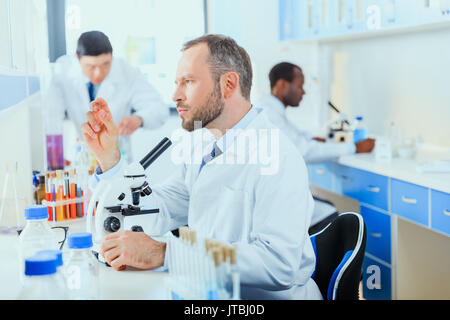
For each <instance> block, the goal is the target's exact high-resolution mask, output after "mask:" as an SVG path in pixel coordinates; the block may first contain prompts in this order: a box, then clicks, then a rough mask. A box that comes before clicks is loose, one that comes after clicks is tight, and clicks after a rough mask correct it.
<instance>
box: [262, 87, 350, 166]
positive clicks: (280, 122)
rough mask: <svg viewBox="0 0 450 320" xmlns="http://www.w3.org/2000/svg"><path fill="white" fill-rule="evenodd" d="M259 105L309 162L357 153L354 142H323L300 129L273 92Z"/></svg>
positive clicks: (323, 160)
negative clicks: (291, 120) (289, 117)
mask: <svg viewBox="0 0 450 320" xmlns="http://www.w3.org/2000/svg"><path fill="white" fill-rule="evenodd" d="M257 105H258V106H260V107H262V108H263V109H264V110H266V111H267V113H268V114H269V119H270V121H272V122H273V123H274V124H275V125H276V126H277V127H279V128H280V129H281V130H283V132H284V133H285V134H286V135H287V136H288V138H289V139H291V141H292V142H293V143H294V145H295V146H296V147H297V148H298V150H299V151H300V153H301V154H302V156H303V158H304V159H305V162H306V163H307V164H311V163H320V162H325V161H329V160H333V159H336V158H339V157H340V156H343V155H348V154H353V153H355V150H356V148H355V145H354V144H352V143H337V142H336V143H335V142H325V143H323V142H319V141H316V140H313V136H312V135H311V134H310V133H309V132H307V131H302V130H300V129H299V128H297V127H296V126H295V125H294V124H293V123H292V122H290V121H289V120H288V119H287V117H286V110H285V109H286V108H285V107H284V105H283V103H282V102H281V101H280V100H278V98H276V97H275V96H273V95H271V94H270V95H267V96H265V97H263V98H261V99H260V101H259V102H258V104H257Z"/></svg>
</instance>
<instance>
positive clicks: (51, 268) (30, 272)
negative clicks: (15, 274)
mask: <svg viewBox="0 0 450 320" xmlns="http://www.w3.org/2000/svg"><path fill="white" fill-rule="evenodd" d="M55 272H56V256H55V255H54V254H39V255H34V256H32V257H30V258H27V259H25V275H27V276H43V275H46V274H53V273H55Z"/></svg>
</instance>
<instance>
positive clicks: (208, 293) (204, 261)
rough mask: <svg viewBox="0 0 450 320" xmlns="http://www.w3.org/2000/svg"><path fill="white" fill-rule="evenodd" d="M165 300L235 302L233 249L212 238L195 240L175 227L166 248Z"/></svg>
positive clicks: (185, 230) (236, 283) (237, 295)
mask: <svg viewBox="0 0 450 320" xmlns="http://www.w3.org/2000/svg"><path fill="white" fill-rule="evenodd" d="M167 254H168V268H169V286H168V287H169V298H170V299H172V300H239V299H240V280H239V273H238V272H237V267H236V249H235V248H234V247H233V246H230V245H228V244H225V243H222V242H220V241H217V240H214V239H208V238H205V239H201V240H197V236H196V232H195V231H194V230H191V229H189V228H188V227H182V228H179V237H178V238H171V239H170V241H169V242H168V246H167Z"/></svg>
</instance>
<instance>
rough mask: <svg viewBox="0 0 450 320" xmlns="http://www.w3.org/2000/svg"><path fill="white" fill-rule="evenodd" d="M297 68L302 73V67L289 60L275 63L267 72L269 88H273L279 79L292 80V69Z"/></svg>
mask: <svg viewBox="0 0 450 320" xmlns="http://www.w3.org/2000/svg"><path fill="white" fill-rule="evenodd" d="M295 68H297V69H298V70H300V72H302V73H303V71H302V69H301V68H300V67H299V66H297V65H295V64H293V63H289V62H281V63H279V64H277V65H275V66H274V67H273V68H272V70H270V72H269V80H270V88H271V89H273V87H275V85H276V84H277V81H278V80H280V79H283V80H286V81H288V82H292V80H294V69H295Z"/></svg>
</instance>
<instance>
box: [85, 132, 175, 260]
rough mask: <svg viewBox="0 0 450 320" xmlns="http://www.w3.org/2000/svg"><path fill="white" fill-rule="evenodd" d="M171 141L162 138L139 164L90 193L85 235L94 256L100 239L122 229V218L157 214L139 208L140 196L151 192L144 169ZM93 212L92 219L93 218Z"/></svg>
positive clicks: (131, 166)
mask: <svg viewBox="0 0 450 320" xmlns="http://www.w3.org/2000/svg"><path fill="white" fill-rule="evenodd" d="M171 144H172V142H171V141H170V140H169V139H168V138H164V139H163V140H161V142H160V143H159V144H158V145H157V146H156V147H154V148H153V149H152V150H151V151H150V152H149V153H148V154H147V155H146V156H145V157H144V158H142V160H141V161H139V162H133V163H131V164H129V165H128V166H127V167H126V168H125V169H124V171H123V175H122V176H121V177H120V178H116V179H110V180H108V181H100V183H99V184H98V185H97V187H96V188H95V190H94V193H93V194H92V197H91V200H90V202H89V206H88V212H87V217H86V219H87V222H86V223H87V232H90V233H92V234H93V248H92V251H94V255H96V256H97V258H98V260H99V261H100V262H105V261H104V260H103V257H102V256H101V255H99V254H98V253H99V251H100V246H101V243H102V241H103V239H104V238H105V237H106V236H107V235H108V234H110V233H114V232H119V231H122V230H124V219H125V218H126V217H130V216H136V215H145V214H154V213H158V212H159V209H158V208H153V209H145V210H144V209H142V208H141V207H140V206H139V204H140V199H141V197H147V196H150V195H151V193H152V189H151V188H150V186H149V184H148V182H147V181H146V178H147V176H146V175H145V170H146V169H147V168H148V167H149V166H150V165H151V164H152V163H153V162H154V161H155V160H156V159H157V158H158V157H159V156H160V155H161V154H162V153H163V152H164V151H166V150H167V148H169V147H170V145H171ZM94 210H95V216H94ZM93 216H94V227H95V232H92V226H91V220H92V217H93ZM131 231H136V232H142V231H143V229H142V227H141V226H137V225H136V226H133V227H131Z"/></svg>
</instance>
